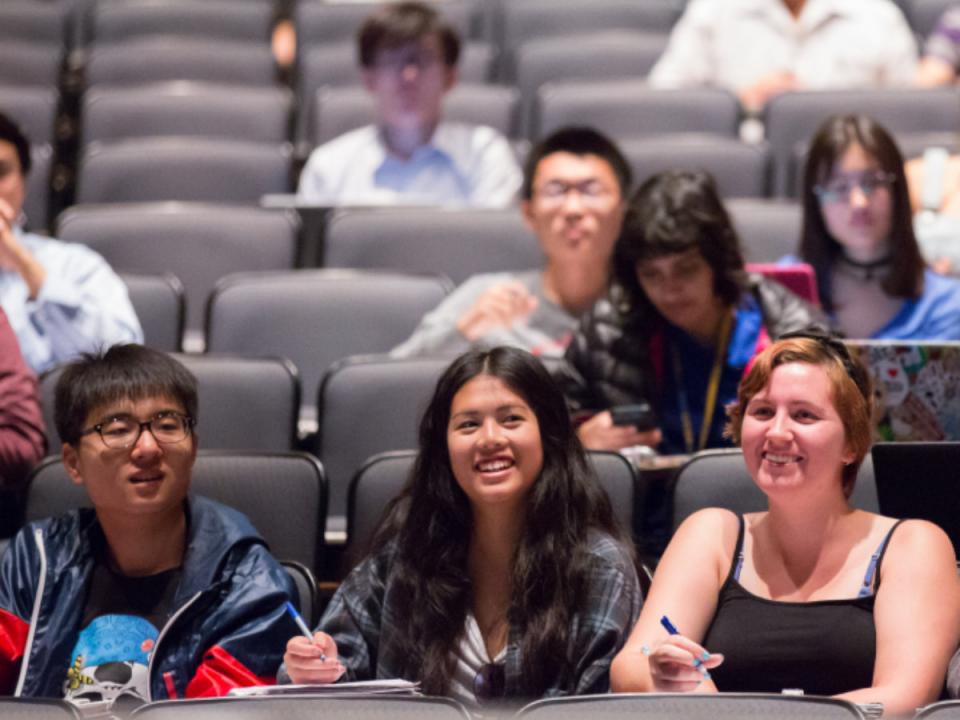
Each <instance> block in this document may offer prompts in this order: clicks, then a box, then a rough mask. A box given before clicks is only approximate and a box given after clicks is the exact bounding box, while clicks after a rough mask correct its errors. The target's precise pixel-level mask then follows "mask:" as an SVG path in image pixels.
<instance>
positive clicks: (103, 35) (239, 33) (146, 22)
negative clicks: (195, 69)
mask: <svg viewBox="0 0 960 720" xmlns="http://www.w3.org/2000/svg"><path fill="white" fill-rule="evenodd" d="M272 21H273V3H272V2H270V1H269V0H260V1H259V2H253V1H252V0H251V1H248V2H234V0H203V2H192V1H191V0H125V2H99V3H97V4H96V6H95V8H94V15H93V42H94V43H97V44H99V43H104V42H125V41H127V40H130V39H131V38H135V37H138V36H149V35H179V36H189V37H198V38H203V39H205V40H217V39H221V40H236V41H240V42H262V43H264V44H267V43H269V40H270V28H271V24H272Z"/></svg>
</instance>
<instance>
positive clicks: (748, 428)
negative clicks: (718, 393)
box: [740, 362, 855, 495]
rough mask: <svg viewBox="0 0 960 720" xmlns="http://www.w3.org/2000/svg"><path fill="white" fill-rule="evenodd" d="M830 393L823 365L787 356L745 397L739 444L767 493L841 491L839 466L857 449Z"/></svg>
mask: <svg viewBox="0 0 960 720" xmlns="http://www.w3.org/2000/svg"><path fill="white" fill-rule="evenodd" d="M833 396H834V393H833V386H832V384H831V382H830V378H829V376H828V374H827V371H826V370H825V369H824V368H823V367H822V366H820V365H814V364H812V363H806V362H791V363H785V364H783V365H780V366H778V367H776V368H775V369H774V370H773V372H772V373H771V375H770V382H769V383H767V386H766V387H764V388H763V389H761V390H760V391H759V392H757V393H756V394H755V395H754V396H753V397H752V398H751V399H750V401H749V402H748V403H747V406H746V412H745V413H744V416H743V425H742V427H741V431H740V433H741V438H740V444H741V447H742V448H743V455H744V460H745V462H746V464H747V469H748V470H749V471H750V475H751V476H752V477H753V479H754V482H756V483H757V485H758V486H759V487H760V489H761V490H763V491H764V492H765V493H767V495H773V494H776V493H779V492H783V491H790V490H795V489H799V488H817V489H818V490H819V491H820V492H827V493H832V492H837V493H842V483H841V473H842V470H843V466H844V464H847V463H850V462H852V461H853V460H854V459H855V453H854V452H853V451H852V450H851V448H850V446H849V443H848V442H847V439H846V433H845V431H844V426H843V421H842V419H841V417H840V415H839V414H838V412H837V409H836V405H835V402H834V397H833Z"/></svg>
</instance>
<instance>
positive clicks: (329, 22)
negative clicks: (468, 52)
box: [293, 0, 474, 47]
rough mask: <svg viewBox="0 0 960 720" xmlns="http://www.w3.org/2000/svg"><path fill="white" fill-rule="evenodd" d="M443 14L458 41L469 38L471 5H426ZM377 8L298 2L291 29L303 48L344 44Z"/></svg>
mask: <svg viewBox="0 0 960 720" xmlns="http://www.w3.org/2000/svg"><path fill="white" fill-rule="evenodd" d="M428 4H429V5H431V6H433V7H434V8H436V9H437V10H438V11H439V12H441V13H442V14H443V17H444V19H445V20H446V21H447V22H448V23H449V24H450V25H452V26H453V27H454V28H455V29H456V30H457V32H458V33H459V34H460V37H461V38H463V39H466V38H468V37H470V36H471V30H472V25H473V22H474V20H473V16H474V7H473V3H471V2H465V1H464V0H441V1H439V2H429V0H428ZM379 7H380V3H379V2H357V1H356V0H351V1H350V2H326V1H325V0H300V2H297V3H296V4H295V5H294V14H293V17H294V26H295V27H296V31H297V37H298V38H304V40H303V41H302V43H303V45H304V47H307V46H309V45H312V44H317V43H328V42H347V41H350V40H353V39H354V36H355V35H356V33H357V30H358V29H359V28H360V25H361V24H362V23H363V21H364V19H365V18H366V17H367V16H368V15H370V14H371V13H372V12H373V11H374V10H376V9H377V8H379Z"/></svg>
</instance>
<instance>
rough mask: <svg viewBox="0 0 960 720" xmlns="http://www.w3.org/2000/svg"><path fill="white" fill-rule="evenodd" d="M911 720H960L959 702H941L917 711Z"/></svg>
mask: <svg viewBox="0 0 960 720" xmlns="http://www.w3.org/2000/svg"><path fill="white" fill-rule="evenodd" d="M913 720H960V700H941V701H940V702H935V703H931V704H930V705H926V706H924V707H922V708H920V709H919V710H917V713H916V715H914V716H913Z"/></svg>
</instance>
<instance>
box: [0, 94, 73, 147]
mask: <svg viewBox="0 0 960 720" xmlns="http://www.w3.org/2000/svg"><path fill="white" fill-rule="evenodd" d="M58 102H59V93H58V92H57V90H56V88H52V87H18V86H13V85H0V108H3V113H4V114H5V115H6V116H7V117H9V118H11V119H12V120H14V121H15V122H16V123H17V124H18V125H19V126H20V127H21V128H23V131H24V133H26V134H27V139H28V140H29V141H30V142H31V143H32V144H34V145H51V146H52V145H53V143H54V141H55V139H56V138H54V135H53V122H54V119H55V117H56V112H57V103H58Z"/></svg>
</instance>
